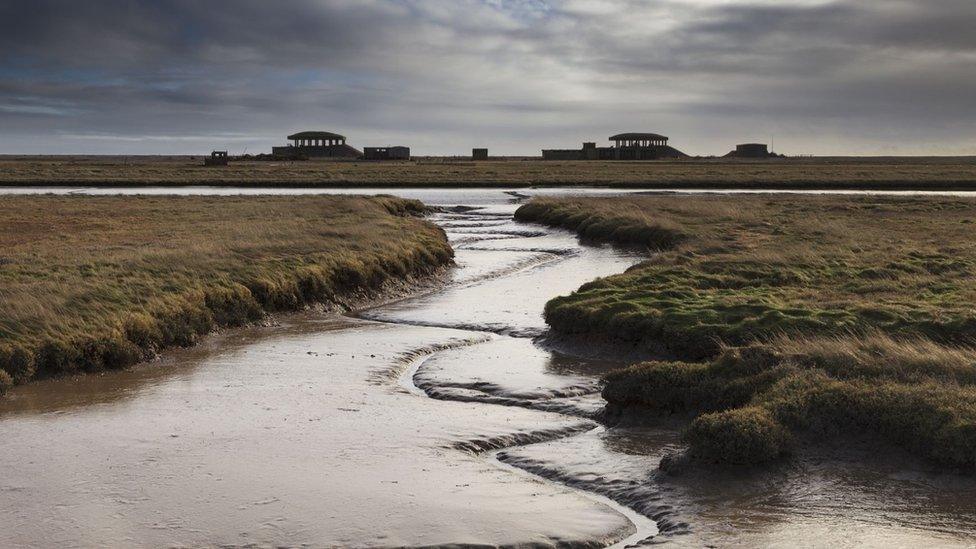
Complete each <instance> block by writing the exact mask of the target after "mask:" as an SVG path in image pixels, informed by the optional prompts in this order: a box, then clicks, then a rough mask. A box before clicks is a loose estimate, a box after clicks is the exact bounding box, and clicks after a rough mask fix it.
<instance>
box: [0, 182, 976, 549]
mask: <svg viewBox="0 0 976 549" xmlns="http://www.w3.org/2000/svg"><path fill="white" fill-rule="evenodd" d="M425 193H433V194H425V195H424V196H419V198H421V199H423V200H425V201H426V202H428V203H432V204H437V205H441V206H444V209H443V210H442V211H441V212H440V213H438V214H436V215H435V216H433V217H432V220H433V221H434V222H436V223H438V224H439V225H440V226H441V227H443V228H444V230H445V231H446V232H447V234H448V237H449V238H450V239H451V242H452V245H453V246H454V247H455V249H456V252H457V263H458V267H457V268H456V269H454V270H453V271H452V272H451V274H450V279H449V280H448V281H447V282H446V283H445V284H444V285H443V286H442V287H438V288H437V289H435V290H431V291H429V292H427V293H422V294H419V295H416V296H414V297H411V298H408V299H404V300H400V301H395V302H392V303H387V304H384V305H381V306H377V307H375V308H372V309H367V310H363V311H357V312H356V313H354V314H352V315H348V316H335V315H328V314H323V313H308V314H303V315H294V316H289V317H283V318H282V319H280V323H279V324H278V325H276V326H270V327H267V326H265V327H262V326H255V327H251V328H246V329H242V330H234V331H230V332H227V333H225V334H222V335H218V336H215V337H213V338H209V339H208V340H207V341H206V342H205V343H204V344H203V345H200V346H198V347H195V348H192V349H185V350H178V351H175V352H172V353H167V355H166V357H165V358H163V359H162V360H161V361H159V362H157V363H152V364H146V365H141V366H138V367H136V368H133V369H131V370H128V371H124V372H112V373H107V374H105V375H99V376H88V377H82V378H77V379H70V380H52V381H44V382H40V383H36V384H31V385H27V386H23V387H18V388H16V389H15V390H14V391H13V392H12V393H11V395H10V397H9V398H6V399H4V400H2V401H0V441H2V442H0V443H2V445H0V468H2V470H3V474H2V475H0V546H3V547H12V546H58V547H91V546H112V547H122V546H125V547H160V546H188V547H200V546H221V547H282V546H284V547H297V546H307V547H332V546H354V547H398V546H452V547H496V546H519V547H607V546H614V547H629V546H637V545H642V544H657V543H668V544H672V545H677V546H688V547H700V546H703V545H716V546H736V545H739V546H783V547H793V546H797V545H809V546H824V545H836V546H853V545H863V544H864V543H863V542H865V541H866V540H869V541H871V542H872V543H867V545H887V546H923V545H929V546H931V545H939V546H967V545H971V543H972V541H973V540H974V539H976V497H974V496H976V484H974V482H973V480H972V479H971V478H966V477H960V476H955V475H950V474H939V473H935V472H929V471H925V470H922V471H921V472H919V469H918V467H917V466H916V467H912V468H906V467H905V466H904V461H902V460H900V459H892V460H891V461H886V460H884V459H877V458H876V456H875V457H873V458H872V460H865V459H864V455H863V454H864V453H869V452H871V451H872V450H871V449H870V447H865V449H863V450H859V449H858V448H853V449H852V448H844V449H843V451H842V452H841V451H837V452H833V453H831V454H829V455H822V456H812V457H806V458H803V459H799V460H796V461H795V462H792V463H790V464H786V465H784V466H782V467H780V468H778V469H775V470H772V471H769V472H766V473H761V474H760V473H755V474H749V475H744V474H738V473H729V472H720V471H719V472H698V473H695V474H691V475H684V476H681V477H677V478H668V477H666V476H663V475H662V474H660V473H658V472H657V465H658V463H659V462H660V460H661V459H662V457H663V456H664V455H666V454H667V453H668V452H670V451H675V450H677V449H680V448H681V442H680V436H679V433H680V427H681V424H680V422H681V420H680V418H679V419H674V420H673V421H672V420H664V421H661V422H659V423H657V424H655V425H652V426H643V427H627V428H624V427H610V426H606V425H602V424H601V423H600V422H599V412H600V410H601V409H602V406H603V401H602V399H601V398H600V395H599V390H600V386H599V379H600V377H601V376H602V375H603V374H604V373H605V372H607V371H609V370H611V369H613V368H618V367H621V366H624V365H626V364H627V361H626V360H624V359H622V358H614V357H606V356H597V357H593V356H589V357H580V356H575V355H574V354H573V353H571V352H569V351H567V350H565V349H561V348H560V347H559V346H558V345H556V344H553V343H552V342H549V341H548V340H547V338H546V337H545V336H546V326H545V323H544V322H543V319H542V315H541V313H542V310H543V307H544V305H545V303H546V301H548V300H549V299H551V298H552V297H554V296H557V295H562V294H566V293H569V292H572V291H573V290H575V289H576V288H577V287H579V286H580V285H581V284H583V283H584V282H587V281H590V280H592V279H594V278H597V277H600V276H606V275H610V274H614V273H618V272H621V271H623V270H625V269H626V268H627V267H629V266H631V265H633V264H634V263H635V262H637V261H640V260H641V259H642V257H641V256H639V255H635V254H634V253H631V252H623V251H618V250H614V249H612V248H608V247H592V246H582V245H580V244H579V242H578V241H577V240H576V238H575V237H574V236H573V235H572V234H570V233H567V232H564V231H560V230H555V229H548V228H542V227H539V226H530V225H524V224H520V223H516V222H514V221H513V220H512V213H513V212H514V210H515V208H516V207H517V206H518V203H519V201H520V200H521V198H522V197H521V196H519V195H518V194H506V193H503V192H501V191H477V192H469V193H467V194H464V193H456V192H455V193H445V194H443V195H437V191H425ZM462 204H463V205H464V206H463V207H461V206H460V205H462ZM858 452H862V454H858ZM798 540H808V541H804V542H800V541H798Z"/></svg>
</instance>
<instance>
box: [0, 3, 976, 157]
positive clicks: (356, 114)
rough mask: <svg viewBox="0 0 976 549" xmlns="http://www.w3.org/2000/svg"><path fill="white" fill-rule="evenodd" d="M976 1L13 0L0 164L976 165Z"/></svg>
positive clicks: (0, 77)
mask: <svg viewBox="0 0 976 549" xmlns="http://www.w3.org/2000/svg"><path fill="white" fill-rule="evenodd" d="M974 29H976V0H835V1H824V0H789V1H787V0H782V1H778V0H236V1H230V0H208V1H206V2H203V1H200V0H128V1H126V0H83V1H82V0H60V1H59V0H3V1H2V2H0V153H121V154H136V153H160V154H164V153H165V154H168V153H201V152H206V151H209V150H210V149H211V148H227V149H229V150H231V151H232V152H234V153H237V152H241V151H243V150H245V149H246V150H247V151H248V152H261V151H268V150H269V148H270V146H271V145H273V144H281V143H283V141H284V136H285V135H287V134H288V133H291V132H293V131H296V130H301V129H323V130H331V131H336V132H339V133H343V134H345V135H347V136H348V137H349V139H350V144H352V145H355V146H360V147H361V146H363V145H385V144H405V145H409V146H411V147H412V148H413V150H414V154H465V153H466V152H469V151H470V149H471V148H472V147H474V146H487V147H489V148H490V149H491V150H492V153H493V154H538V152H539V149H541V148H543V147H546V148H550V147H556V148H558V147H567V148H568V147H577V146H579V144H580V143H581V142H582V141H584V140H596V141H598V142H601V143H605V142H606V137H607V136H609V135H611V134H613V133H617V132H622V131H654V132H658V133H663V134H665V135H668V136H670V137H671V139H672V144H673V145H675V146H676V147H678V148H679V149H682V150H684V151H685V152H688V153H691V154H724V153H725V152H727V151H728V150H729V149H731V148H732V146H733V145H734V144H735V143H737V142H746V141H761V142H769V141H770V140H771V139H773V138H775V143H776V149H777V150H778V151H780V152H785V153H788V154H976V31H974Z"/></svg>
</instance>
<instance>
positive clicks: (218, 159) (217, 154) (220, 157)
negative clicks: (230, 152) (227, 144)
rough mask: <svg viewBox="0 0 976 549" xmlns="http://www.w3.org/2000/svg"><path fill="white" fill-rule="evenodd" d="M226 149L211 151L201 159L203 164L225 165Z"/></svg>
mask: <svg viewBox="0 0 976 549" xmlns="http://www.w3.org/2000/svg"><path fill="white" fill-rule="evenodd" d="M227 160H228V159H227V151H213V152H212V153H210V156H209V157H208V158H204V159H203V165H204V166H226V165H227Z"/></svg>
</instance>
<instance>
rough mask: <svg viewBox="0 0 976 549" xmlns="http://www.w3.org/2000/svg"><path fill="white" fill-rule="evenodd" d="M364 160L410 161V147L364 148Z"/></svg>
mask: <svg viewBox="0 0 976 549" xmlns="http://www.w3.org/2000/svg"><path fill="white" fill-rule="evenodd" d="M363 158H365V159H366V160H410V147H401V146H395V147H365V148H364V149H363Z"/></svg>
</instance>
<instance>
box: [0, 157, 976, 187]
mask: <svg viewBox="0 0 976 549" xmlns="http://www.w3.org/2000/svg"><path fill="white" fill-rule="evenodd" d="M79 184H82V185H92V184H98V185H230V186H279V185H290V186H310V187H316V186H325V187H337V186H352V187H356V186H374V187H375V186H416V187H459V186H461V187H485V186H501V187H526V186H533V185H550V186H562V185H568V186H573V185H609V186H620V187H646V188H670V187H675V188H677V187H680V188H706V187H708V188H715V187H718V188H727V187H737V188H765V189H769V188H896V189H901V188H904V189H946V188H969V189H974V188H976V158H966V157H960V158H908V159H906V158H790V159H776V160H762V161H748V160H728V159H688V160H681V161H651V162H569V161H554V162H544V161H542V160H539V159H510V160H504V161H489V162H471V161H462V160H457V159H454V160H452V159H430V160H423V159H421V160H417V161H414V162H354V161H340V162H330V161H310V162H257V161H248V162H231V164H230V166H226V167H222V168H205V167H203V162H202V159H201V157H196V158H193V159H191V158H189V157H99V156H60V157H57V156H56V157H30V156H26V157H9V156H8V157H0V185H39V186H48V185H79Z"/></svg>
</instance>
